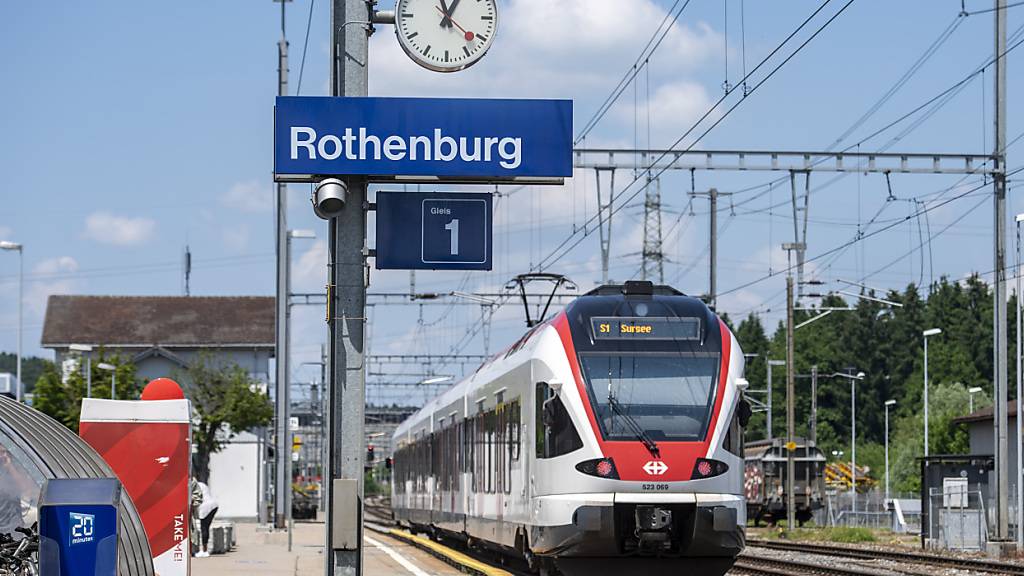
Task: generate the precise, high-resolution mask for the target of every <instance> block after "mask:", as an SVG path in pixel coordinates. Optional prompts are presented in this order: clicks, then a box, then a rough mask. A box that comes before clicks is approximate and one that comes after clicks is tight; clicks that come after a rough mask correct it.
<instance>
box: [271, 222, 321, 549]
mask: <svg viewBox="0 0 1024 576" xmlns="http://www.w3.org/2000/svg"><path fill="white" fill-rule="evenodd" d="M286 236H287V242H285V254H284V266H285V272H284V276H285V280H284V299H285V305H284V309H285V314H284V323H285V330H284V333H285V338H284V342H283V343H282V345H283V346H284V350H283V351H282V352H281V353H280V358H278V359H277V363H278V371H277V374H278V376H277V401H278V402H277V404H278V410H277V418H278V422H277V459H278V466H279V468H278V474H277V490H280V491H283V492H284V499H283V502H282V503H283V504H284V510H282V511H281V512H283V513H284V516H285V520H286V522H287V526H288V550H289V551H291V549H292V491H291V485H292V459H291V438H292V433H291V429H290V428H289V422H290V421H291V412H292V408H291V380H290V378H289V376H290V375H289V372H288V364H289V359H290V358H291V348H292V332H291V323H292V306H291V302H290V299H291V295H292V240H294V239H303V238H304V239H313V238H316V233H314V232H313V231H312V230H288V232H287V234H286ZM279 501H280V500H279Z"/></svg>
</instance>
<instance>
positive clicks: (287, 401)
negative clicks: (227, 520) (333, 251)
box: [281, 4, 295, 552]
mask: <svg viewBox="0 0 1024 576" xmlns="http://www.w3.org/2000/svg"><path fill="white" fill-rule="evenodd" d="M282 5H283V4H282ZM286 236H287V238H285V256H284V270H285V275H284V278H285V285H284V296H285V316H284V325H285V340H284V362H283V364H284V370H285V377H284V385H285V388H284V422H285V430H286V431H287V433H286V434H285V436H284V440H285V441H284V444H285V446H286V448H287V450H286V451H285V457H284V459H283V460H282V461H281V462H282V464H283V468H284V478H285V481H286V484H284V485H283V486H284V515H285V522H286V524H287V526H288V551H289V552H291V551H292V533H293V532H294V527H295V525H294V524H293V523H292V425H291V421H292V398H291V396H292V390H291V387H292V383H291V378H290V375H289V374H288V369H289V362H288V361H289V359H290V358H291V355H292V335H291V331H290V330H288V328H289V327H291V323H292V307H291V306H289V305H288V303H287V301H288V298H289V295H290V294H291V293H292V237H291V235H290V234H288V233H287V232H286Z"/></svg>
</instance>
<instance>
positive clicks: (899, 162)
mask: <svg viewBox="0 0 1024 576" xmlns="http://www.w3.org/2000/svg"><path fill="white" fill-rule="evenodd" d="M992 160H993V157H992V156H991V155H989V154H945V153H942V154H936V153H907V152H847V151H831V152H830V151H827V150H819V151H811V150H689V151H686V150H657V149H612V148H578V149H576V150H573V167H574V168H577V169H594V170H647V169H650V170H652V171H661V170H720V171H734V172H746V171H750V172H754V171H760V172H765V171H767V172H863V173H882V174H999V173H1002V167H997V165H996V164H995V163H994V162H992Z"/></svg>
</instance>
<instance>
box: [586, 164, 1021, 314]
mask: <svg viewBox="0 0 1024 576" xmlns="http://www.w3.org/2000/svg"><path fill="white" fill-rule="evenodd" d="M995 160H996V159H995V157H994V156H992V155H990V154H948V153H927V152H850V151H843V150H839V151H829V150H665V149H637V148H622V149H615V148H577V149H575V150H573V168H574V169H577V170H593V171H594V175H595V178H596V180H597V200H598V204H597V216H598V228H599V231H600V233H601V234H600V235H601V267H602V278H603V279H604V281H605V282H607V278H608V262H609V260H610V258H611V227H612V220H611V216H612V213H613V212H614V210H613V209H612V205H613V202H614V200H615V193H616V190H615V173H616V172H617V171H618V170H632V171H633V173H634V175H635V177H634V180H632V181H628V180H627V187H628V186H632V185H633V184H635V183H636V182H637V181H638V180H639V179H640V178H641V177H643V178H644V179H645V184H644V187H645V188H648V189H649V188H650V187H651V186H652V182H654V181H657V182H658V190H657V194H656V195H654V197H656V202H655V204H656V208H657V211H658V212H660V208H661V190H660V178H657V176H659V175H660V174H661V173H662V172H664V171H667V170H688V171H690V172H691V173H693V172H696V171H698V170H700V171H720V172H789V174H790V188H791V193H792V208H793V239H794V242H796V243H797V244H800V245H803V246H806V244H807V215H808V211H809V210H808V209H809V202H810V196H811V172H833V173H864V174H885V175H886V176H888V175H889V174H952V175H971V174H977V175H990V176H993V177H996V176H998V175H1001V174H1002V173H1003V172H1002V170H1003V168H1002V165H1001V164H1000V163H999V162H996V161H995ZM641 172H646V175H643V174H641ZM603 174H607V175H608V176H609V177H608V180H609V181H610V182H609V187H610V190H608V191H607V200H605V198H604V195H603V194H602V190H601V180H602V175H603ZM801 174H802V175H803V176H804V182H803V184H804V185H803V191H802V192H801V191H799V190H798V186H797V176H798V175H801ZM691 194H693V192H692V191H691ZM718 194H727V193H725V192H718ZM651 197H652V194H651V192H650V190H648V194H647V196H646V200H645V209H646V211H645V219H644V222H645V236H644V238H645V244H644V247H645V248H644V249H645V253H644V261H643V270H644V276H645V277H647V272H648V268H649V267H650V264H651V263H655V262H656V263H657V265H658V266H660V264H661V258H658V257H655V258H653V259H650V258H648V256H647V253H646V250H647V246H648V244H647V234H646V232H647V231H648V224H647V223H648V221H649V220H651V218H652V215H651V214H650V211H651V208H652V201H651ZM712 204H714V203H712ZM714 215H715V211H714V208H712V230H711V236H712V237H711V242H710V244H711V247H712V252H714V251H715V250H714V248H715V246H716V244H717V243H716V238H715V225H714ZM659 228H660V227H659ZM659 232H660V230H659ZM659 235H660V234H659ZM659 244H660V243H659ZM658 252H659V253H660V250H659V251H658ZM805 256H806V248H802V249H798V250H796V269H797V286H798V288H797V290H798V294H797V296H798V297H802V296H803V276H804V259H805ZM710 278H711V284H710V286H709V292H708V298H709V302H710V303H711V304H712V305H714V300H715V296H716V294H715V291H716V290H715V280H714V279H715V258H714V254H713V255H712V259H711V271H710Z"/></svg>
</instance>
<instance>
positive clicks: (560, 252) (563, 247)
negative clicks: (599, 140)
mask: <svg viewBox="0 0 1024 576" xmlns="http://www.w3.org/2000/svg"><path fill="white" fill-rule="evenodd" d="M832 1H833V0H825V2H824V3H822V4H821V5H820V6H819V7H818V8H817V9H816V10H815V11H814V12H813V13H812V14H811V15H810V16H808V17H807V18H806V19H805V20H804V21H803V22H802V23H801V24H800V25H799V26H798V27H797V28H796V29H795V30H794V31H793V32H791V33H790V34H789V35H788V36H787V37H786V38H785V39H784V40H783V41H782V42H781V43H779V45H778V46H776V47H775V49H774V50H772V51H771V53H769V54H768V55H767V56H765V57H764V58H763V59H762V60H761V61H760V62H759V63H758V65H757V66H756V67H754V69H753V70H751V71H750V73H749V74H748V75H747V77H745V78H744V80H746V79H747V78H749V77H750V76H752V75H754V74H755V73H757V71H758V70H760V69H761V68H762V67H763V66H764V65H765V64H766V63H767V62H768V61H769V60H771V59H772V58H773V57H774V56H775V55H776V54H777V53H778V52H779V51H781V50H782V49H783V48H784V47H785V45H786V44H788V43H789V41H790V40H792V39H793V37H794V36H796V35H797V34H799V32H800V31H801V30H802V29H803V28H804V27H806V26H807V24H808V23H810V22H811V21H812V20H813V19H814V17H815V16H817V15H818V14H819V13H820V12H821V11H822V10H824V8H825V7H826V6H827V5H828V4H830V3H831V2H832ZM854 1H855V0H848V1H847V2H846V4H844V5H843V6H842V8H840V9H839V10H838V11H836V13H835V14H833V15H832V16H831V17H830V18H829V19H828V20H827V21H825V22H824V23H823V24H822V25H821V26H819V27H818V29H817V30H815V31H814V32H813V33H812V34H811V35H810V36H809V37H808V38H807V39H805V40H804V41H803V42H802V43H801V44H800V45H799V46H797V47H796V49H794V50H793V52H792V53H790V54H789V55H788V56H786V57H785V58H784V59H783V60H782V62H780V63H778V64H777V65H776V66H775V67H774V68H773V69H772V70H771V71H770V72H768V73H767V74H766V75H765V76H764V77H763V78H761V79H760V80H759V81H758V82H757V83H756V84H754V86H753V87H752V88H751V89H750V94H753V93H754V92H755V91H756V90H757V89H758V88H760V87H761V86H762V85H764V83H765V82H767V81H768V80H770V79H771V78H772V77H773V76H774V75H775V74H776V73H777V72H778V71H779V70H781V69H782V67H783V66H785V65H786V64H787V63H788V62H789V61H790V60H792V59H793V58H794V57H795V56H796V55H797V54H799V53H800V52H801V51H802V50H803V49H804V48H805V47H806V46H807V45H808V44H809V43H810V42H811V41H812V40H814V38H816V37H817V36H818V34H820V33H821V32H822V31H823V30H825V28H827V27H828V26H829V25H830V24H831V23H832V22H834V21H835V19H836V18H838V17H839V16H840V15H841V14H842V13H843V12H845V11H846V9H847V8H849V7H850V5H851V4H853V2H854ZM730 94H731V93H730ZM730 94H725V95H723V96H722V97H721V98H719V99H718V100H717V101H716V102H715V103H714V104H713V105H712V106H711V107H710V108H709V109H708V110H707V111H706V112H705V113H704V114H703V115H702V116H701V117H700V118H698V120H697V121H696V122H695V123H694V124H693V125H692V126H691V127H690V128H689V129H688V130H687V131H686V132H684V133H683V135H682V136H680V137H679V138H677V139H676V141H675V142H674V143H673V144H672V146H670V147H669V149H668V150H666V151H664V152H662V154H661V155H660V156H658V157H657V158H655V159H654V160H653V161H652V162H651V164H650V166H654V165H656V164H657V163H658V162H660V161H661V160H662V159H664V158H665V157H666V156H667V155H669V153H674V152H676V150H675V148H676V147H677V146H679V144H680V143H682V142H683V141H684V140H686V138H687V137H689V136H690V134H692V133H693V132H694V131H695V130H696V129H697V128H698V127H699V126H700V125H701V124H703V122H704V121H705V120H706V119H707V118H708V117H710V116H711V114H713V113H714V112H715V110H717V109H718V108H719V107H720V106H721V105H722V103H723V102H725V100H726V99H727V98H728V97H729V95H730ZM745 100H746V97H744V98H741V99H739V100H737V101H736V103H734V104H733V105H732V106H731V107H729V108H728V109H727V110H726V111H725V112H724V113H723V114H722V115H721V116H720V117H719V118H718V119H717V120H715V121H714V122H713V123H712V124H711V126H709V127H708V128H707V129H705V130H704V131H703V132H702V133H701V134H700V135H699V136H697V137H696V138H695V139H694V140H693V142H691V143H690V144H689V145H688V146H687V147H686V148H685V149H683V150H681V152H684V153H685V152H688V151H690V150H692V149H693V147H694V146H695V145H696V144H697V143H698V142H700V141H701V139H703V138H704V137H705V136H706V135H707V134H708V133H710V132H711V131H712V130H713V129H714V128H715V127H717V126H718V125H719V124H721V123H722V122H723V121H725V119H726V118H728V117H729V115H730V114H731V113H732V112H733V111H734V110H735V109H736V108H737V107H738V106H739V105H740V104H742V103H743V102H744V101H745ZM679 157H681V155H676V158H679ZM674 163H675V160H672V161H669V162H667V163H666V164H665V165H664V166H662V167H661V168H659V169H658V171H657V173H655V174H654V175H652V176H651V180H654V179H656V178H658V177H660V176H661V174H663V173H664V172H665V171H667V170H669V169H670V168H671V167H672V166H673V165H674ZM650 166H649V167H648V168H646V169H645V170H643V171H642V172H641V173H640V174H638V175H637V176H636V177H635V178H634V179H633V180H632V181H631V182H629V183H628V184H627V185H626V186H625V187H624V188H623V189H622V190H621V191H620V192H619V193H618V194H616V195H615V196H614V197H613V202H614V201H615V200H618V199H619V198H621V197H622V196H623V195H625V194H627V193H628V192H629V191H630V190H631V189H633V188H634V186H635V185H636V184H637V183H639V182H640V180H641V178H644V177H646V176H647V175H649V174H650V173H651V171H652V170H651V168H650ZM644 188H645V187H644V186H641V187H639V188H636V189H635V190H633V192H632V194H630V195H629V196H628V197H627V198H626V199H625V200H624V201H620V202H619V203H618V206H617V207H614V208H612V209H611V210H609V214H608V216H611V215H614V214H615V213H616V212H618V211H619V210H620V209H621V208H622V206H623V205H625V204H628V203H629V202H631V201H632V200H633V199H635V198H636V197H637V196H638V195H639V194H640V192H642V191H643V190H644ZM597 218H598V215H597V214H595V215H594V216H592V217H591V218H590V220H589V221H593V220H596V219H597ZM587 235H588V234H586V233H585V234H583V235H582V236H580V235H579V234H570V235H569V236H568V237H567V238H566V239H564V240H563V241H562V242H561V243H560V244H559V245H558V246H557V247H556V248H555V249H554V250H553V251H552V252H551V253H549V255H548V256H547V257H545V258H544V259H543V260H541V261H540V262H539V266H538V267H537V268H538V269H539V270H543V269H545V268H547V267H549V266H551V265H552V264H554V263H556V262H558V261H559V260H560V259H561V258H563V257H564V256H565V255H566V254H568V253H569V252H570V251H571V250H572V249H574V248H575V247H576V246H578V245H579V244H580V243H581V242H582V241H583V240H584V239H585V238H586V237H587ZM574 238H577V239H576V240H575V242H573V239H574Z"/></svg>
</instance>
